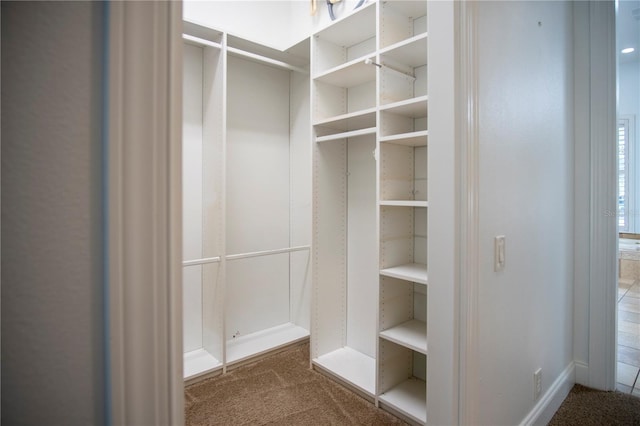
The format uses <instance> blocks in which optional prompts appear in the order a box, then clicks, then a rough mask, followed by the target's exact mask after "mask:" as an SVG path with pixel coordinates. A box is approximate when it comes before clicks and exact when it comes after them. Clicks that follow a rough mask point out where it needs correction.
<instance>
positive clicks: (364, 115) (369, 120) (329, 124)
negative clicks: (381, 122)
mask: <svg viewBox="0 0 640 426" xmlns="http://www.w3.org/2000/svg"><path fill="white" fill-rule="evenodd" d="M313 125H314V126H316V127H321V128H328V129H336V130H340V131H350V130H356V129H362V128H365V127H373V126H375V125H376V109H375V108H367V109H363V110H360V111H354V112H350V113H347V114H341V115H336V116H334V117H329V118H325V119H322V120H318V121H316V122H315V123H314V124H313Z"/></svg>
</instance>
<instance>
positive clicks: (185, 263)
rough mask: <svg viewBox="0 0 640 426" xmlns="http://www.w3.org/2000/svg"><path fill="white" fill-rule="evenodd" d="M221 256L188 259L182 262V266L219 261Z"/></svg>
mask: <svg viewBox="0 0 640 426" xmlns="http://www.w3.org/2000/svg"><path fill="white" fill-rule="evenodd" d="M220 260H221V259H220V256H216V257H207V258H204V259H196V260H187V261H184V262H182V266H194V265H206V264H208V263H219V262H220Z"/></svg>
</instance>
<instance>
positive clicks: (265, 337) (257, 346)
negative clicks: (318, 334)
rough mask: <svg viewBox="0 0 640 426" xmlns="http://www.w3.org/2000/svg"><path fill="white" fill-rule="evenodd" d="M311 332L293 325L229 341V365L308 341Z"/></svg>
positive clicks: (283, 325)
mask: <svg viewBox="0 0 640 426" xmlns="http://www.w3.org/2000/svg"><path fill="white" fill-rule="evenodd" d="M307 337H309V331H308V330H306V329H304V328H302V327H299V326H297V325H295V324H292V323H286V324H282V325H278V326H275V327H271V328H268V329H266V330H262V331H258V332H255V333H251V334H247V335H246V336H240V337H238V338H236V339H232V340H228V341H227V364H233V363H235V362H239V361H242V360H244V359H247V358H250V357H252V356H256V355H260V354H263V353H265V352H268V351H271V350H274V349H278V348H280V347H282V346H286V345H288V344H291V343H295V342H297V341H300V340H303V339H306V338H307Z"/></svg>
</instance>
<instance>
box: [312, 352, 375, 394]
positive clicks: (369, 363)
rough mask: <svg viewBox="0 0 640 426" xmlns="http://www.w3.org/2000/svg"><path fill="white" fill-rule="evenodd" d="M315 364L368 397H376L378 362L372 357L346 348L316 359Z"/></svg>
mask: <svg viewBox="0 0 640 426" xmlns="http://www.w3.org/2000/svg"><path fill="white" fill-rule="evenodd" d="M313 364H314V365H316V366H317V367H319V368H320V369H322V370H323V371H325V372H327V373H329V374H331V375H333V376H334V377H337V378H338V379H340V380H344V381H346V382H348V383H349V384H351V385H352V386H355V387H356V388H357V389H359V390H360V391H362V392H364V393H366V394H367V395H369V396H374V395H375V388H376V361H375V359H373V358H371V357H370V356H368V355H365V354H363V353H362V352H359V351H356V350H354V349H351V348H350V347H348V346H345V347H343V348H340V349H337V350H335V351H333V352H329V353H328V354H325V355H322V356H319V357H318V358H315V359H314V360H313Z"/></svg>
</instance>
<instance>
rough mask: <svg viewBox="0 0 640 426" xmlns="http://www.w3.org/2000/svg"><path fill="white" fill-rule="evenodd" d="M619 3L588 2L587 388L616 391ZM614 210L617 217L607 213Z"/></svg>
mask: <svg viewBox="0 0 640 426" xmlns="http://www.w3.org/2000/svg"><path fill="white" fill-rule="evenodd" d="M615 40H616V35H615V4H614V2H589V44H590V65H589V68H590V81H589V84H590V120H589V121H590V144H591V149H590V151H591V164H590V186H591V205H590V217H591V219H590V221H591V223H590V235H591V239H590V244H589V245H590V259H589V265H590V266H589V276H590V286H589V287H590V288H589V360H588V365H589V378H588V382H587V385H588V386H590V387H594V388H597V389H604V390H613V389H615V382H616V378H615V367H616V362H615V354H616V331H615V330H616V298H617V297H616V296H617V261H616V258H617V256H616V247H617V244H616V239H617V231H618V221H617V219H618V215H617V203H616V194H617V162H616V144H615V143H613V142H614V140H615V134H616V129H617V119H616V66H615V63H616V62H615V57H616V56H615V52H616V49H615ZM606 212H615V214H606Z"/></svg>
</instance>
